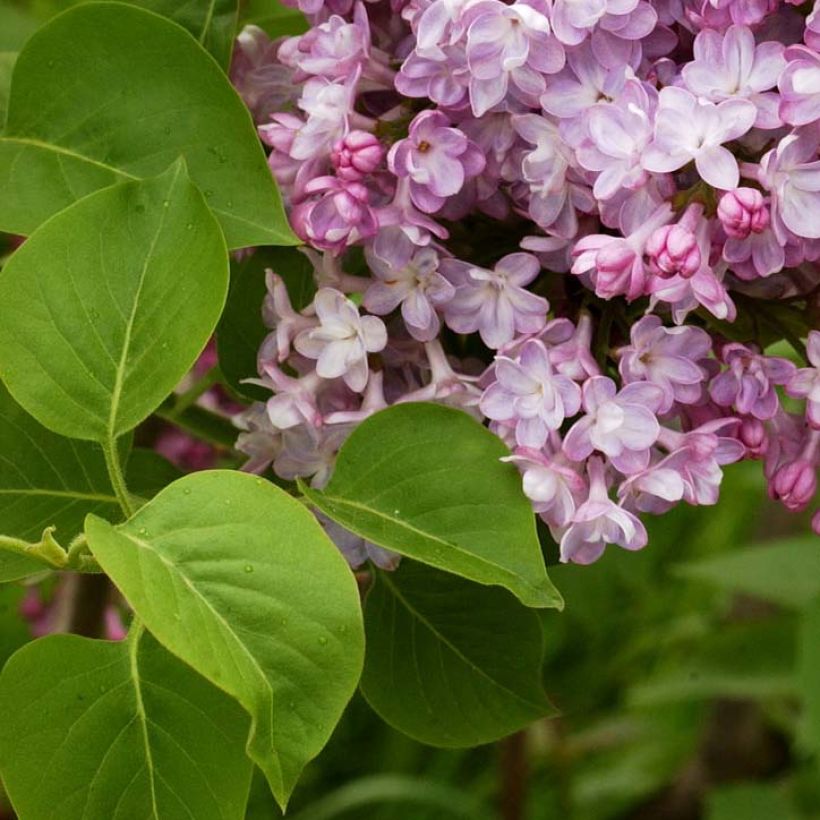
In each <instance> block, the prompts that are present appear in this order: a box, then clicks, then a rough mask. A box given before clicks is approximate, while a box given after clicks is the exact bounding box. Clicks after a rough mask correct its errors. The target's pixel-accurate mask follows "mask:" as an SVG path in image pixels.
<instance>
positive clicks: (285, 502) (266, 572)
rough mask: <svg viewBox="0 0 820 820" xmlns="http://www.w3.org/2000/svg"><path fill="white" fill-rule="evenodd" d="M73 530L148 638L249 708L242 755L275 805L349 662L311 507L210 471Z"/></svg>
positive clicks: (323, 728) (337, 580)
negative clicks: (82, 530)
mask: <svg viewBox="0 0 820 820" xmlns="http://www.w3.org/2000/svg"><path fill="white" fill-rule="evenodd" d="M86 534H87V536H88V543H89V546H90V547H91V551H92V552H93V553H94V556H95V557H96V558H97V560H98V561H99V563H100V565H101V566H102V568H103V569H104V570H105V572H106V573H107V574H108V575H109V577H110V578H111V579H112V580H113V581H114V583H115V584H116V585H117V586H118V587H119V588H120V590H121V591H122V593H123V594H124V595H125V597H126V598H127V600H128V601H129V603H130V604H131V605H132V606H133V607H134V609H135V610H136V612H137V614H138V615H139V616H140V617H141V618H142V619H143V621H144V622H145V624H146V626H147V627H148V629H149V630H150V631H151V632H152V633H153V634H154V635H155V636H156V637H157V639H158V640H159V641H161V642H162V643H163V644H164V645H165V646H166V647H167V648H168V649H169V650H170V651H171V652H173V653H174V654H175V655H177V656H179V657H180V658H182V659H183V660H184V661H186V663H188V664H190V665H191V666H192V667H193V668H194V669H196V670H197V671H198V672H199V673H200V674H202V675H204V676H205V677H206V678H208V679H209V680H211V681H212V682H213V683H215V684H216V685H217V686H219V687H221V688H222V689H224V690H225V691H226V692H228V693H229V694H231V695H233V696H234V697H235V698H236V699H237V700H238V701H239V702H240V703H241V704H242V705H243V706H244V707H245V709H246V710H247V712H248V713H249V714H250V715H251V718H252V727H251V733H250V737H249V739H248V747H247V748H248V753H249V755H250V757H251V758H252V759H253V761H254V762H255V763H256V764H257V765H258V766H259V767H260V768H261V769H262V770H263V771H264V772H265V775H266V776H267V779H268V782H269V783H270V786H271V789H272V790H273V793H274V794H275V796H276V798H277V800H279V802H280V803H281V804H285V803H286V802H287V799H288V797H289V795H290V793H291V791H292V789H293V786H294V784H295V782H296V779H297V778H298V776H299V773H300V772H301V770H302V768H303V767H304V765H305V763H306V762H307V761H308V760H310V759H311V758H312V757H314V756H315V755H316V754H317V753H318V752H319V750H320V749H321V748H322V746H324V744H325V743H326V742H327V740H328V738H329V736H330V733H331V731H332V730H333V727H334V726H335V724H336V722H337V721H338V719H339V717H340V716H341V713H342V710H343V709H344V707H345V704H346V703H347V701H348V700H349V699H350V697H351V695H352V694H353V691H354V690H355V687H356V684H357V682H358V679H359V675H360V673H361V667H362V656H363V643H364V640H363V634H362V632H363V630H362V619H361V609H360V606H359V596H358V591H357V588H356V584H355V581H354V578H353V575H352V573H351V572H350V570H349V568H348V567H347V565H346V563H345V561H344V559H343V558H342V556H341V554H340V553H339V552H338V550H337V549H336V548H335V547H334V545H333V544H332V543H331V542H330V540H329V539H328V538H327V536H326V535H325V534H324V531H323V530H322V528H321V527H320V526H319V524H318V523H317V522H316V519H315V518H314V517H313V516H312V515H311V514H310V513H309V512H308V510H306V509H305V508H304V507H303V506H302V505H301V504H299V502H297V501H296V500H294V499H293V498H291V497H290V496H289V495H287V493H285V492H283V491H282V490H280V489H278V488H277V487H275V486H274V485H273V484H270V483H269V482H267V481H264V480H262V479H260V478H255V477H253V476H250V475H247V474H244V473H239V472H232V471H219V470H215V471H208V472H200V473H194V474H192V475H189V476H186V477H185V478H182V479H180V480H179V481H177V482H175V483H174V484H172V485H171V486H170V487H167V488H166V489H165V490H163V491H162V492H161V493H160V494H159V495H158V496H156V498H154V499H153V500H152V501H150V502H149V503H148V504H146V505H145V506H144V507H142V509H140V510H139V512H138V513H137V514H136V515H135V516H134V517H133V518H132V519H131V520H129V521H128V522H127V523H125V524H122V525H120V526H119V527H116V528H115V527H113V526H111V524H109V523H108V522H107V521H103V520H102V519H100V518H97V517H95V516H89V518H88V521H87V522H86Z"/></svg>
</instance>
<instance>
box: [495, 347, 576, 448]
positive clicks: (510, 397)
mask: <svg viewBox="0 0 820 820" xmlns="http://www.w3.org/2000/svg"><path fill="white" fill-rule="evenodd" d="M494 368H495V377H496V381H494V382H493V383H492V384H491V385H490V386H489V387H488V388H487V390H486V391H485V392H484V395H483V396H482V397H481V403H480V404H479V407H480V408H481V412H482V413H484V415H485V416H487V418H490V419H494V420H495V421H503V422H507V423H509V424H511V425H514V426H515V440H516V442H517V443H518V445H519V446H521V447H532V448H535V449H537V448H539V447H543V446H544V444H545V443H546V441H547V436H548V435H549V432H550V430H557V429H558V428H559V427H560V426H561V425H562V424H563V423H564V419H565V418H569V417H571V416H574V415H575V414H576V413H577V412H578V411H579V410H580V408H581V389H580V388H579V387H578V385H577V384H576V383H575V382H574V381H572V379H569V378H567V377H566V376H562V375H560V374H559V373H556V372H554V370H553V368H552V364H551V363H550V359H549V354H548V352H547V348H546V347H545V346H544V344H543V343H542V342H540V341H538V340H536V339H531V340H530V341H528V342H525V343H524V346H523V347H522V348H521V353H520V354H519V356H518V358H517V359H510V358H508V357H507V356H498V357H496V360H495V366H494Z"/></svg>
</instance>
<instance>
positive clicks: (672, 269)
mask: <svg viewBox="0 0 820 820" xmlns="http://www.w3.org/2000/svg"><path fill="white" fill-rule="evenodd" d="M646 255H647V257H648V259H649V269H650V270H651V271H652V273H654V274H655V275H657V276H662V277H664V278H666V277H668V276H675V275H676V274H680V275H681V276H683V277H685V278H686V279H688V278H689V277H691V276H694V275H695V274H696V273H697V272H698V269H699V268H700V263H701V255H700V248H699V247H698V241H697V239H696V237H695V235H694V234H693V233H692V232H691V231H690V230H688V229H687V228H685V227H683V226H682V225H663V226H662V227H660V228H658V229H657V230H656V231H655V232H654V233H653V234H652V235H651V236H650V237H649V239H648V240H647V243H646Z"/></svg>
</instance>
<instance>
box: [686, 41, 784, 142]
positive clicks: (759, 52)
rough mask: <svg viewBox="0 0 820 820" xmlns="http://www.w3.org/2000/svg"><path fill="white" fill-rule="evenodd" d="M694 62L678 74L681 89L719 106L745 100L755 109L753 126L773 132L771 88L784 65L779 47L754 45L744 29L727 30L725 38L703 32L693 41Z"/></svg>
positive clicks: (774, 104)
mask: <svg viewBox="0 0 820 820" xmlns="http://www.w3.org/2000/svg"><path fill="white" fill-rule="evenodd" d="M694 49H695V59H694V60H693V61H692V62H690V63H687V64H686V65H685V66H684V67H683V69H682V70H681V77H682V79H683V83H684V85H685V86H686V87H687V88H688V89H689V90H690V91H691V92H692V93H693V94H695V95H696V96H697V97H701V98H703V99H705V100H711V101H712V102H715V103H719V102H722V101H723V100H729V99H745V100H749V102H751V103H753V104H754V105H755V107H756V108H757V119H756V121H755V125H757V126H758V127H759V128H777V127H778V126H779V125H781V122H780V117H779V116H778V113H777V103H778V99H777V94H774V93H764V92H768V91H769V89H771V88H774V87H775V85H776V84H777V78H778V76H779V75H780V72H781V71H782V70H783V68H784V67H785V65H786V61H785V60H784V59H783V46H782V44H781V43H777V42H772V41H767V42H765V43H761V44H760V45H755V38H754V35H753V34H752V31H751V29H750V28H749V27H748V26H730V27H729V29H727V31H726V32H725V34H720V33H719V32H718V31H715V30H714V29H705V30H703V31H701V32H700V34H698V36H697V37H696V38H695V47H694Z"/></svg>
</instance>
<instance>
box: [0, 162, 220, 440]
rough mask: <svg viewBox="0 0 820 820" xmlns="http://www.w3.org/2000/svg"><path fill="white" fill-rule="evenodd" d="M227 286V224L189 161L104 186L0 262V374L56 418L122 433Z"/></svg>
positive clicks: (178, 371) (21, 396)
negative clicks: (193, 176) (222, 225)
mask: <svg viewBox="0 0 820 820" xmlns="http://www.w3.org/2000/svg"><path fill="white" fill-rule="evenodd" d="M227 287H228V261H227V254H226V251H225V243H224V241H223V239H222V234H221V233H220V230H219V226H218V224H217V223H216V220H215V219H214V218H213V216H212V215H211V214H210V212H209V211H208V208H207V206H206V205H205V202H204V200H203V198H202V195H201V194H200V193H199V191H198V190H197V189H196V188H195V187H194V185H193V183H192V182H191V181H190V180H189V179H188V177H187V176H186V174H185V168H184V164H183V163H182V162H178V163H176V164H175V165H174V166H173V167H172V168H171V169H169V170H168V171H166V172H165V173H164V174H162V175H161V176H159V177H156V178H155V179H151V180H146V181H145V182H129V183H126V184H124V185H118V186H114V187H112V188H108V189H106V190H103V191H98V192H97V193H95V194H93V195H91V196H89V197H86V198H85V199H83V200H81V201H80V202H77V203H76V204H75V205H73V206H71V207H70V208H68V209H66V210H65V211H62V212H61V213H59V214H57V215H56V216H55V217H53V218H52V219H50V220H49V221H48V222H46V223H45V224H44V225H43V226H42V227H41V228H40V229H39V230H38V231H36V232H35V234H34V235H33V236H31V237H30V238H29V239H28V241H26V242H25V243H24V244H23V245H22V247H21V248H20V249H19V250H18V251H17V253H15V254H14V256H13V257H12V258H11V260H10V261H9V262H8V264H7V265H6V266H5V267H4V268H3V270H2V272H0V375H2V377H3V379H4V380H5V381H6V384H7V386H8V388H9V391H10V392H11V393H12V395H13V396H14V397H15V398H16V399H17V401H19V402H20V403H21V404H22V405H23V407H25V408H26V409H27V410H28V411H29V412H30V413H31V414H32V415H33V416H34V417H35V418H37V419H38V420H39V421H40V422H41V423H43V424H44V425H45V426H46V427H48V428H50V429H51V430H54V431H55V432H58V433H61V434H62V435H66V436H71V437H73V438H82V439H92V440H97V441H107V440H109V439H111V438H116V437H117V436H119V435H121V434H122V433H125V432H127V431H128V430H130V429H132V428H133V427H135V426H136V425H137V424H139V423H140V422H141V421H142V420H143V419H145V417H146V416H148V415H149V414H150V413H151V412H152V411H153V410H154V409H155V408H156V407H157V406H158V405H159V404H160V402H161V401H162V400H163V399H164V398H165V396H167V395H168V394H169V393H170V392H171V391H172V390H173V388H174V387H175V386H176V385H177V384H178V382H179V380H180V379H181V378H182V376H183V375H184V374H185V373H186V372H187V371H188V369H189V368H190V367H191V365H192V364H193V363H194V361H195V360H196V358H197V356H198V355H199V353H200V352H201V351H202V349H203V348H204V347H205V344H206V343H207V341H208V338H209V337H210V335H211V333H212V332H213V329H214V326H215V325H216V323H217V320H218V319H219V314H220V312H221V310H222V306H223V304H224V301H225V295H226V291H227Z"/></svg>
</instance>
